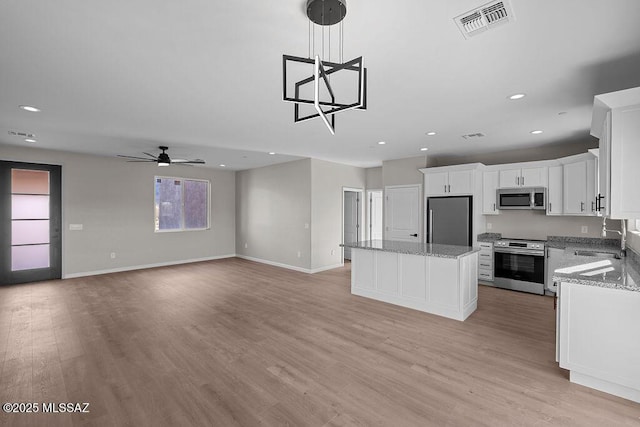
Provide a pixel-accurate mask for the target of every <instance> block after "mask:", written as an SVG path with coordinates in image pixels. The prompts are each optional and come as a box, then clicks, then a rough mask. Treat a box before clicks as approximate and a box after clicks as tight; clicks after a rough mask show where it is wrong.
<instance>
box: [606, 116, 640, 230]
mask: <svg viewBox="0 0 640 427" xmlns="http://www.w3.org/2000/svg"><path fill="white" fill-rule="evenodd" d="M610 142H611V218H614V219H632V218H633V219H635V218H640V191H638V182H640V167H638V159H640V104H637V105H630V106H628V107H623V108H617V109H614V110H613V111H612V112H611V141H610Z"/></svg>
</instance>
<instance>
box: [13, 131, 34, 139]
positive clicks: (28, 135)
mask: <svg viewBox="0 0 640 427" xmlns="http://www.w3.org/2000/svg"><path fill="white" fill-rule="evenodd" d="M9 135H11V136H19V137H20V138H33V137H34V136H35V135H34V134H32V133H29V132H19V131H15V130H10V131H9Z"/></svg>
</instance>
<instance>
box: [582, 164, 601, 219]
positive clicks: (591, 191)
mask: <svg viewBox="0 0 640 427" xmlns="http://www.w3.org/2000/svg"><path fill="white" fill-rule="evenodd" d="M585 163H586V166H587V168H586V169H587V170H586V173H587V183H586V187H587V190H586V197H587V198H586V202H587V208H586V214H587V215H596V214H597V213H598V211H597V210H596V197H597V196H598V193H597V191H596V189H597V188H598V183H597V182H596V180H597V173H596V170H597V169H598V162H597V161H596V159H592V160H587V161H586V162H585Z"/></svg>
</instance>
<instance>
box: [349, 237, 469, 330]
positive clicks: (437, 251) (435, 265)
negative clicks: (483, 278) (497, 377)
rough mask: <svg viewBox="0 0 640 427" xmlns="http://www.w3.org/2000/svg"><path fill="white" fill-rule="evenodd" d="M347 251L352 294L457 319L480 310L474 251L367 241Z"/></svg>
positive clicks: (416, 244) (430, 245)
mask: <svg viewBox="0 0 640 427" xmlns="http://www.w3.org/2000/svg"><path fill="white" fill-rule="evenodd" d="M342 246H344V247H348V248H351V293H352V294H354V295H359V296H363V297H367V298H372V299H375V300H378V301H384V302H387V303H391V304H396V305H400V306H403V307H408V308H412V309H415V310H420V311H424V312H426V313H431V314H436V315H439V316H444V317H448V318H450V319H455V320H460V321H462V320H465V319H466V318H467V317H469V315H470V314H471V313H473V312H474V311H475V310H476V308H477V305H478V251H479V249H475V248H472V247H469V246H453V245H439V244H430V243H416V242H401V241H393V240H366V241H362V242H354V243H346V244H344V245H342Z"/></svg>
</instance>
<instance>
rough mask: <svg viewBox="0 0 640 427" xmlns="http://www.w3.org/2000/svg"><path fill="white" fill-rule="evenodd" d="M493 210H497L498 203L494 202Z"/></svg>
mask: <svg viewBox="0 0 640 427" xmlns="http://www.w3.org/2000/svg"><path fill="white" fill-rule="evenodd" d="M493 210H494V211H495V210H496V204H495V203H494V204H493Z"/></svg>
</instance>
